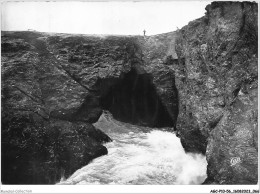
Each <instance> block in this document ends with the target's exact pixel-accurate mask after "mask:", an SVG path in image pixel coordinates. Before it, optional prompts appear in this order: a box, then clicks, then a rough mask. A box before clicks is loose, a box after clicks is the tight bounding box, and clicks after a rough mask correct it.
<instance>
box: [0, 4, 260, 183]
mask: <svg viewBox="0 0 260 194" xmlns="http://www.w3.org/2000/svg"><path fill="white" fill-rule="evenodd" d="M206 10H207V13H206V15H205V16H204V17H202V18H199V19H197V20H195V21H192V22H190V23H189V24H188V25H187V26H185V27H183V28H182V29H180V30H177V31H176V32H170V33H165V34H160V35H155V36H146V37H142V36H86V35H69V34H47V33H39V32H30V31H27V32H2V69H1V70H2V71H1V73H2V88H1V89H2V147H3V149H2V154H3V155H2V158H3V162H2V169H4V173H2V180H3V183H6V184H7V183H8V184H21V183H24V184H25V183H26V184H32V183H34V184H39V183H41V184H46V183H48V184H51V183H55V182H57V181H58V180H59V179H60V177H61V175H62V174H64V176H65V177H67V176H69V175H70V174H71V173H73V172H74V171H75V170H76V169H78V168H80V167H82V166H84V165H86V164H87V163H88V162H89V161H91V160H92V159H93V158H95V157H98V156H101V155H104V154H106V153H107V150H106V148H105V147H104V146H103V145H102V143H103V142H107V141H111V140H110V138H109V137H108V136H107V135H105V134H104V133H103V132H102V131H100V130H98V129H96V128H94V127H93V126H92V124H91V123H94V122H96V121H97V120H98V118H99V117H100V115H101V113H102V109H108V110H109V111H110V112H111V113H112V114H113V116H115V117H116V119H118V120H122V121H126V122H131V123H134V124H139V125H145V126H152V127H154V126H156V127H165V126H167V127H171V128H172V129H173V130H175V131H176V134H177V135H178V136H179V137H180V139H181V142H182V145H183V147H184V148H185V150H186V151H187V152H198V153H203V154H206V157H207V161H208V169H207V174H208V178H207V180H206V181H205V184H255V183H256V182H257V167H258V166H257V152H258V149H257V145H258V144H257V134H258V131H257V59H258V56H257V39H258V36H257V35H258V33H257V4H256V3H250V2H242V3H239V2H213V3H212V4H211V5H209V6H207V7H206ZM147 88H149V92H148V90H147ZM177 117H178V119H177ZM36 169H37V170H36Z"/></svg>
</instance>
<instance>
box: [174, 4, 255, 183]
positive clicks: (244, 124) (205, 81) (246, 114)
mask: <svg viewBox="0 0 260 194" xmlns="http://www.w3.org/2000/svg"><path fill="white" fill-rule="evenodd" d="M206 10H207V13H206V15H205V16H204V17H202V18H200V19H197V20H195V21H192V22H190V23H189V24H188V25H187V26H185V27H183V28H182V29H181V30H179V31H178V38H177V39H176V52H177V55H178V66H176V67H175V68H176V70H177V69H178V72H181V74H176V75H175V76H176V79H178V80H179V81H176V82H177V83H178V85H177V88H178V91H179V99H180V105H179V108H180V114H179V116H178V122H177V129H178V132H179V134H180V137H181V140H182V144H183V146H184V147H185V148H186V150H187V151H198V152H202V153H206V157H207V161H208V171H207V174H208V178H207V180H206V181H205V183H208V184H209V183H213V184H256V183H257V169H258V165H257V155H258V145H257V134H258V132H257V129H258V128H257V127H258V126H257V96H258V95H257V81H258V79H257V77H258V74H257V69H258V65H257V64H258V56H257V46H258V45H257V44H258V24H257V22H258V21H257V17H258V16H257V14H258V10H257V4H256V3H251V2H241V3H240V2H213V3H212V4H211V5H208V6H207V7H206Z"/></svg>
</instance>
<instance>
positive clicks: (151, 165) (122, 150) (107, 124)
mask: <svg viewBox="0 0 260 194" xmlns="http://www.w3.org/2000/svg"><path fill="white" fill-rule="evenodd" d="M95 125H96V126H97V127H98V128H100V129H101V130H103V131H104V132H105V133H107V134H108V135H110V137H111V138H112V139H113V140H114V141H113V142H110V143H107V144H105V146H106V147H107V148H108V155H105V156H102V157H99V158H97V159H95V160H93V161H92V162H91V163H90V164H89V165H87V166H85V167H83V168H81V169H79V170H77V171H76V172H75V173H74V174H73V175H72V176H71V177H69V178H68V179H67V180H63V181H61V183H60V184H143V185H145V184H167V185H173V184H201V183H202V182H203V181H204V180H205V178H206V167H207V161H206V158H205V156H202V155H200V154H186V153H185V151H184V149H183V147H182V145H181V142H180V139H179V138H178V137H176V136H175V134H174V133H170V132H165V131H161V130H151V131H150V132H146V133H145V132H143V131H147V130H148V128H144V127H138V126H134V125H130V124H125V123H122V122H119V121H116V120H114V119H113V118H112V116H111V115H109V114H103V115H102V116H101V118H100V120H99V121H98V122H97V123H96V124H95Z"/></svg>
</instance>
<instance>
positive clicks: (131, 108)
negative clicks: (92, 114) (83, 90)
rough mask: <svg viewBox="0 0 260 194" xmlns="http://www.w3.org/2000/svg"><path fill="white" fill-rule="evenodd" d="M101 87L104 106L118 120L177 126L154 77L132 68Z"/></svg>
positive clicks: (139, 123) (146, 124) (159, 125)
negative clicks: (159, 92)
mask: <svg viewBox="0 0 260 194" xmlns="http://www.w3.org/2000/svg"><path fill="white" fill-rule="evenodd" d="M99 84H101V85H100V88H101V97H100V105H101V107H102V108H103V109H106V110H109V111H110V112H111V113H112V114H113V116H114V117H115V118H116V119H118V120H120V121H123V122H128V123H133V124H137V125H142V126H149V127H171V126H174V121H173V119H172V118H171V116H170V115H169V113H168V112H167V110H166V108H165V107H164V105H163V103H162V101H161V99H160V97H159V96H158V94H157V91H156V88H155V86H154V85H153V83H152V78H151V76H150V74H148V73H144V72H141V73H140V72H139V71H138V70H136V69H135V68H132V69H131V70H130V71H129V72H128V73H125V74H123V75H121V77H120V78H119V79H111V80H101V82H100V83H99ZM102 85H103V86H102ZM108 86H109V87H108ZM102 88H103V89H102Z"/></svg>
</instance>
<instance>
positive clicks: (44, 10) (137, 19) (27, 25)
mask: <svg viewBox="0 0 260 194" xmlns="http://www.w3.org/2000/svg"><path fill="white" fill-rule="evenodd" d="M208 4H210V1H126V2H123V1H108V2H82V1H81V2H80V1H71V2H68V1H67V2H52V1H50V2H5V3H2V6H1V9H2V10H1V11H2V12H1V30H3V31H4V30H6V31H16V30H28V29H32V30H36V31H41V32H59V33H78V34H117V35H120V34H121V35H141V34H143V30H144V29H145V30H146V34H147V35H154V34H160V33H165V32H170V31H175V30H176V29H177V27H178V28H181V27H183V26H185V25H187V24H188V23H189V22H190V21H192V20H194V19H197V18H200V17H202V16H203V15H204V14H205V12H206V10H205V7H206V5H208Z"/></svg>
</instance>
